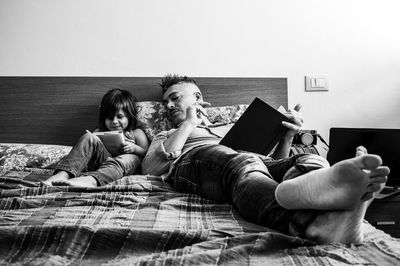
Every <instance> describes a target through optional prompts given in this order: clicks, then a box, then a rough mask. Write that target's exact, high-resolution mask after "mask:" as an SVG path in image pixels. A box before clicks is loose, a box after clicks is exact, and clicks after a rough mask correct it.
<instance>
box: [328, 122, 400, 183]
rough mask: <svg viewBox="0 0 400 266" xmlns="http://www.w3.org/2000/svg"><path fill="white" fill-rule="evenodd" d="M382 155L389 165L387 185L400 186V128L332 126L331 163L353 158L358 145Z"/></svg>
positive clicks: (385, 162) (330, 140)
mask: <svg viewBox="0 0 400 266" xmlns="http://www.w3.org/2000/svg"><path fill="white" fill-rule="evenodd" d="M360 145H362V146H364V147H365V148H367V149H368V153H374V154H378V155H379V156H381V157H382V160H383V165H386V166H389V168H390V174H389V176H388V181H387V182H386V185H387V186H394V187H400V129H374V128H331V130H330V136H329V151H328V155H327V159H328V161H329V163H330V164H331V165H333V164H334V163H336V162H338V161H341V160H344V159H348V158H352V157H354V155H355V151H356V148H357V146H360Z"/></svg>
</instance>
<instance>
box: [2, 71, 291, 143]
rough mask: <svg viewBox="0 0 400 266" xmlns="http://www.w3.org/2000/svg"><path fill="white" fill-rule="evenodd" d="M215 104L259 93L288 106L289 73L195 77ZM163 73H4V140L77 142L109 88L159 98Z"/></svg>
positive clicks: (89, 126)
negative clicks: (41, 75) (259, 75)
mask: <svg viewBox="0 0 400 266" xmlns="http://www.w3.org/2000/svg"><path fill="white" fill-rule="evenodd" d="M195 80H196V82H197V83H198V85H199V87H200V88H201V90H202V92H203V96H204V99H205V100H206V101H208V102H210V103H211V104H212V105H213V106H224V105H232V104H239V103H244V104H249V103H250V102H251V101H252V100H253V99H254V97H259V98H261V99H263V100H265V101H266V102H268V103H269V104H271V105H272V106H274V107H278V106H279V105H283V106H284V107H287V79H286V78H203V77H202V78H195ZM160 81H161V78H160V77H0V143H38V144H60V145H73V144H74V143H75V142H76V141H77V139H78V138H79V136H81V135H82V134H83V132H84V131H85V129H89V130H93V129H94V128H96V127H97V119H98V106H99V103H100V101H101V98H102V96H103V95H104V93H106V92H107V91H108V90H109V89H111V88H122V89H127V90H129V91H131V92H132V93H133V94H134V95H135V96H136V97H137V99H138V100H139V101H161V99H162V95H161V88H160V86H159V85H158V83H159V82H160Z"/></svg>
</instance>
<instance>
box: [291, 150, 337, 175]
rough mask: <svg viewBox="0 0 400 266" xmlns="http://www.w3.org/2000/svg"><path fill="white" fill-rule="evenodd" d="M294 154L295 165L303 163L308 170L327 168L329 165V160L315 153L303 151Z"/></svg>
mask: <svg viewBox="0 0 400 266" xmlns="http://www.w3.org/2000/svg"><path fill="white" fill-rule="evenodd" d="M294 156H296V164H297V165H304V166H305V167H307V168H308V170H310V171H311V170H316V169H319V168H327V167H329V166H330V165H329V162H328V161H327V160H326V159H325V158H324V157H322V156H320V155H317V154H311V153H304V154H297V155H294Z"/></svg>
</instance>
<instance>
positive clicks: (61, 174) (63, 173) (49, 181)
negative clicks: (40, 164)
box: [42, 171, 70, 186]
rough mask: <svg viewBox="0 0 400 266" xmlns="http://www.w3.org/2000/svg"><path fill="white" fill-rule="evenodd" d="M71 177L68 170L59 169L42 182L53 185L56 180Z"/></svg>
mask: <svg viewBox="0 0 400 266" xmlns="http://www.w3.org/2000/svg"><path fill="white" fill-rule="evenodd" d="M69 178H70V174H69V173H68V172H66V171H58V172H57V173H55V174H54V175H52V176H50V177H49V178H47V179H46V180H45V181H43V182H42V183H43V184H45V185H47V186H52V182H54V181H64V180H68V179H69Z"/></svg>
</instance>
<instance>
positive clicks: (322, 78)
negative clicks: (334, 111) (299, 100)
mask: <svg viewBox="0 0 400 266" xmlns="http://www.w3.org/2000/svg"><path fill="white" fill-rule="evenodd" d="M305 88H306V91H329V79H328V76H326V75H318V76H306V78H305Z"/></svg>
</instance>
